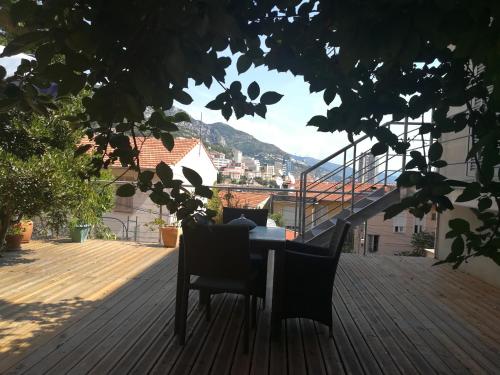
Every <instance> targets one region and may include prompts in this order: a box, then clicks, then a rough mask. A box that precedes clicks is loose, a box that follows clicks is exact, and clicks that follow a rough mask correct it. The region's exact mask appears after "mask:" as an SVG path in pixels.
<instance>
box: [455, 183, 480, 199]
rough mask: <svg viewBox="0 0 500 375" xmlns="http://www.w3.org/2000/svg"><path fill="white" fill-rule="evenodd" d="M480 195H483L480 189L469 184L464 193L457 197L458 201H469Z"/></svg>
mask: <svg viewBox="0 0 500 375" xmlns="http://www.w3.org/2000/svg"><path fill="white" fill-rule="evenodd" d="M480 195H481V192H480V191H479V190H476V189H473V188H471V187H470V185H469V186H468V187H466V188H465V189H464V191H463V193H462V194H460V195H459V196H458V197H457V199H456V201H457V202H468V201H471V200H474V199H476V198H477V197H479V196H480Z"/></svg>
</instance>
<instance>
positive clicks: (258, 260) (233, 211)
mask: <svg viewBox="0 0 500 375" xmlns="http://www.w3.org/2000/svg"><path fill="white" fill-rule="evenodd" d="M268 213H269V210H268V209H267V208H239V207H224V208H223V209H222V222H223V223H224V224H227V223H229V222H230V221H231V220H234V219H238V218H239V217H241V215H245V217H246V218H247V219H250V220H252V221H253V222H254V223H255V224H257V225H259V226H262V227H265V226H267V215H268ZM267 253H268V249H259V248H255V247H252V248H250V259H251V261H252V266H253V267H254V268H255V269H258V271H259V276H258V282H257V284H258V285H257V289H258V290H257V295H258V296H259V297H260V298H262V300H263V301H264V305H265V299H266V282H267V280H266V279H267Z"/></svg>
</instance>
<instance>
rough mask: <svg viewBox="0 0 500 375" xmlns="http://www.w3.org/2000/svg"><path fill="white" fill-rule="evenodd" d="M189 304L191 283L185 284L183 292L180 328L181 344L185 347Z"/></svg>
mask: <svg viewBox="0 0 500 375" xmlns="http://www.w3.org/2000/svg"><path fill="white" fill-rule="evenodd" d="M188 302H189V281H188V282H185V283H184V288H183V291H182V302H181V307H180V312H181V319H180V323H179V325H180V327H179V344H181V345H184V343H185V342H186V326H187V312H188Z"/></svg>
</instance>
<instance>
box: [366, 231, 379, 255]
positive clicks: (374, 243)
mask: <svg viewBox="0 0 500 375" xmlns="http://www.w3.org/2000/svg"><path fill="white" fill-rule="evenodd" d="M379 237H380V236H379V235H378V234H369V235H368V243H367V245H368V246H367V249H368V252H370V253H376V252H377V251H378V240H379Z"/></svg>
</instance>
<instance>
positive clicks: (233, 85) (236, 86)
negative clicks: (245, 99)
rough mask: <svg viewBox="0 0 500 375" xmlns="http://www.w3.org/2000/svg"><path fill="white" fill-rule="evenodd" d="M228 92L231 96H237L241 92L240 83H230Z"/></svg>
mask: <svg viewBox="0 0 500 375" xmlns="http://www.w3.org/2000/svg"><path fill="white" fill-rule="evenodd" d="M229 91H231V93H233V94H238V93H240V92H241V82H240V81H234V82H232V83H231V85H230V86H229Z"/></svg>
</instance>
